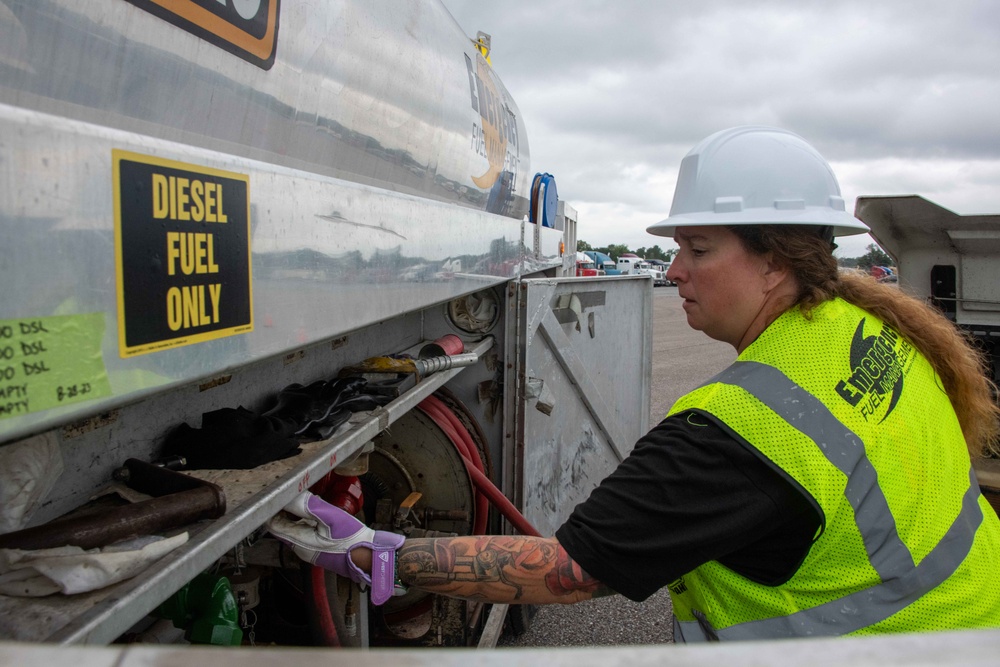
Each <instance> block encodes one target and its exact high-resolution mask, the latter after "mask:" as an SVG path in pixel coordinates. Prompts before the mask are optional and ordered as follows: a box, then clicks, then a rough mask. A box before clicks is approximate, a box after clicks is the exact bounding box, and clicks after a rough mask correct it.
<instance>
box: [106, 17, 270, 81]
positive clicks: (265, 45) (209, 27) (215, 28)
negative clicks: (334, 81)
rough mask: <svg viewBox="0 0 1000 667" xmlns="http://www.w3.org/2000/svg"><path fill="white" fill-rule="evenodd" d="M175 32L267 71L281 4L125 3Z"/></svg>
mask: <svg viewBox="0 0 1000 667" xmlns="http://www.w3.org/2000/svg"><path fill="white" fill-rule="evenodd" d="M126 2H130V3H132V4H133V5H135V6H136V7H141V8H142V9H145V10H146V11H147V12H149V13H150V14H154V15H156V16H159V17H160V18H161V19H163V20H164V21H168V22H170V23H173V24H174V25H176V26H177V27H178V28H182V29H184V30H187V31H188V32H189V33H191V34H192V35H197V36H198V37H201V38H202V39H204V40H205V41H207V42H211V43H212V44H215V45H216V46H218V47H220V48H223V49H225V50H226V51H229V52H230V53H232V54H233V55H236V56H239V57H240V58H243V59H244V60H246V61H247V62H250V63H253V64H254V65H256V66H257V67H260V68H261V69H271V66H272V65H273V64H274V54H275V53H276V52H277V46H278V16H279V14H280V13H281V12H280V11H279V9H280V7H279V6H280V4H281V0H229V1H228V2H227V1H226V0H126Z"/></svg>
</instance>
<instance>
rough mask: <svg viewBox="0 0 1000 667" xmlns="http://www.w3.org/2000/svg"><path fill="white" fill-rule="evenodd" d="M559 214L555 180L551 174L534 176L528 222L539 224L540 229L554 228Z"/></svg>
mask: <svg viewBox="0 0 1000 667" xmlns="http://www.w3.org/2000/svg"><path fill="white" fill-rule="evenodd" d="M558 213H559V195H558V193H557V192H556V178H555V176H553V175H552V174H535V178H534V180H532V182H531V207H530V211H529V218H528V219H529V220H530V221H531V222H535V223H537V222H541V223H542V227H555V226H556V215H557V214H558Z"/></svg>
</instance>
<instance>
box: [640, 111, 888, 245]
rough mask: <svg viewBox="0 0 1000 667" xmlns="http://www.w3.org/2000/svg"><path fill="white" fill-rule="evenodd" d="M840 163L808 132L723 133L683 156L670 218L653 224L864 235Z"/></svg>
mask: <svg viewBox="0 0 1000 667" xmlns="http://www.w3.org/2000/svg"><path fill="white" fill-rule="evenodd" d="M845 209H846V207H845V205H844V198H843V197H841V196H840V186H839V185H838V184H837V178H836V176H834V175H833V170H832V169H830V165H829V164H827V162H826V160H824V159H823V156H822V155H820V154H819V153H818V152H817V151H816V149H815V148H813V147H812V146H810V145H809V144H808V143H807V142H806V141H805V140H804V139H803V138H802V137H800V136H798V135H797V134H793V133H792V132H788V131H786V130H781V129H778V128H774V127H761V126H744V127H734V128H730V129H728V130H722V131H721V132H716V133H715V134H713V135H711V136H710V137H708V138H706V139H703V140H702V141H701V143H699V144H698V145H697V146H695V147H694V148H692V149H691V152H689V153H688V154H687V155H686V156H685V157H684V160H683V161H682V162H681V169H680V174H679V175H678V178H677V187H676V189H675V190H674V202H673V205H672V206H671V207H670V217H669V218H667V219H666V220H662V221H660V222H658V223H656V224H655V225H652V226H651V227H649V228H647V229H646V231H647V232H649V233H650V234H655V235H657V236H673V235H674V231H675V230H676V229H677V228H678V227H691V226H703V225H817V226H821V227H831V228H832V231H833V236H849V235H851V234H864V233H865V232H867V231H868V227H867V226H865V224H864V223H863V222H861V221H860V220H858V219H857V218H855V217H854V216H853V215H851V214H850V213H848V212H847V211H846V210H845Z"/></svg>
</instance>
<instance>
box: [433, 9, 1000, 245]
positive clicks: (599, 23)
mask: <svg viewBox="0 0 1000 667" xmlns="http://www.w3.org/2000/svg"><path fill="white" fill-rule="evenodd" d="M444 3H445V5H446V6H447V7H448V9H449V10H450V11H451V13H452V14H453V15H454V17H455V18H456V19H457V21H458V23H459V24H460V25H461V26H462V28H463V29H464V30H465V32H466V33H467V34H468V35H469V36H470V37H473V36H475V34H476V32H477V31H478V30H482V31H484V32H487V33H489V34H490V35H492V42H493V52H492V58H491V59H492V61H493V67H494V69H495V70H496V71H497V73H498V74H499V75H500V78H501V79H502V80H503V82H504V85H506V87H507V89H508V90H509V91H510V93H511V95H512V96H513V97H514V99H515V101H516V102H517V104H518V106H519V107H520V111H521V114H522V116H523V117H524V121H525V125H526V127H527V131H528V142H529V147H530V150H531V170H532V171H547V172H550V173H552V174H554V175H555V176H556V180H557V183H558V188H559V195H560V197H561V198H563V199H565V200H567V201H568V202H569V203H570V204H571V205H572V206H574V207H575V208H576V209H577V210H578V211H579V217H580V226H579V232H578V236H579V238H581V239H584V240H586V241H587V242H589V243H590V244H591V245H594V246H603V245H607V244H611V243H625V244H627V245H629V246H631V247H632V248H638V247H641V246H651V245H654V244H656V243H659V244H660V245H661V247H663V248H667V247H673V244H672V242H670V241H669V240H668V239H660V238H658V237H653V236H650V235H648V234H646V232H645V229H646V227H647V226H648V225H650V224H652V223H653V222H656V221H658V220H661V219H663V218H664V217H666V215H667V213H668V212H669V210H670V202H671V199H672V197H673V190H674V183H675V181H676V178H677V169H678V166H679V165H680V161H681V158H682V157H683V156H684V155H685V153H687V151H688V150H690V149H691V148H692V147H693V146H694V145H695V144H696V143H698V141H700V140H701V139H702V138H704V137H706V136H708V135H709V134H711V133H713V132H715V131H717V130H721V129H724V128H727V127H732V126H735V125H747V124H764V125H774V126H778V127H782V128H785V129H788V130H791V131H793V132H796V133H798V134H800V135H802V136H803V137H805V139H806V140H808V141H809V142H810V143H812V144H813V145H814V146H815V147H816V148H817V149H818V150H819V151H820V152H821V153H822V154H823V155H824V156H825V157H826V158H827V160H828V161H829V162H830V164H831V165H832V166H833V169H834V171H835V172H836V174H837V177H838V179H839V181H840V187H841V190H842V192H843V195H844V198H845V199H846V200H847V202H848V207H849V208H850V207H852V206H853V205H854V200H855V198H856V197H857V196H859V195H889V194H918V195H921V196H923V197H926V198H927V199H930V200H932V201H934V202H936V203H938V204H939V205H941V206H944V207H946V208H949V209H951V210H953V211H955V212H957V213H960V214H966V215H967V214H976V213H1000V2H996V1H995V0H939V1H936V2H931V1H928V0H882V1H881V2H877V3H873V2H870V0H837V1H836V2H833V1H827V0H824V1H819V0H673V1H671V2H665V1H658V0H504V1H503V2H499V1H496V2H489V1H487V0H444ZM871 242H872V240H871V238H869V237H868V236H867V235H865V236H856V237H849V238H844V239H841V240H840V241H839V243H840V245H841V249H840V250H839V251H838V254H839V255H842V256H846V257H855V256H857V255H860V254H863V253H864V250H865V246H866V245H867V244H868V243H871Z"/></svg>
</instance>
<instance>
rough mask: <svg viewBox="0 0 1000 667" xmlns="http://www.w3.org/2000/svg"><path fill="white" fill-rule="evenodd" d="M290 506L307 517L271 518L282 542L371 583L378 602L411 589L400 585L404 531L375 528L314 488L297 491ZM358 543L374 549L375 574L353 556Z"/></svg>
mask: <svg viewBox="0 0 1000 667" xmlns="http://www.w3.org/2000/svg"><path fill="white" fill-rule="evenodd" d="M285 511H286V512H289V513H291V514H294V515H295V516H297V517H301V519H300V520H299V521H292V520H291V519H290V518H289V517H287V516H285V515H284V514H283V513H279V514H277V515H276V516H275V517H274V518H272V519H271V520H270V521H269V522H268V524H267V529H268V530H269V531H270V532H271V534H272V535H274V536H275V537H277V538H278V539H279V540H281V541H282V542H285V543H286V544H290V545H292V547H294V550H295V554H296V555H297V556H298V557H299V558H301V559H302V560H304V561H307V562H309V563H312V564H314V565H317V566H319V567H321V568H323V569H324V570H330V571H331V572H334V573H336V574H338V575H340V576H341V577H347V578H348V579H350V580H351V581H354V582H356V583H359V584H366V585H368V586H371V589H372V593H371V601H372V604H375V605H380V604H383V603H385V601H386V600H388V599H389V598H390V597H392V596H393V595H402V594H403V593H405V592H406V589H405V588H403V587H402V586H397V585H396V584H395V582H396V549H398V548H399V547H401V546H403V541H404V539H405V538H404V537H403V536H402V535H397V534H395V533H389V532H386V531H382V530H372V529H371V528H369V527H368V526H366V525H365V524H363V523H361V522H360V521H358V520H357V519H355V518H354V517H353V516H351V515H350V514H348V513H347V512H345V511H344V510H342V509H340V508H339V507H335V506H333V505H331V504H330V503H328V502H326V501H325V500H323V499H322V498H320V497H319V496H316V495H313V494H312V493H309V492H308V491H306V492H304V493H301V494H299V495H298V496H296V497H295V499H294V500H293V501H292V502H290V503H289V504H288V505H287V506H286V507H285ZM357 547H368V548H369V549H371V551H372V574H371V576H369V575H367V574H365V573H364V572H363V571H362V570H361V568H359V567H358V566H357V565H355V564H354V562H353V561H351V557H350V553H351V551H352V550H354V549H355V548H357Z"/></svg>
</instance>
